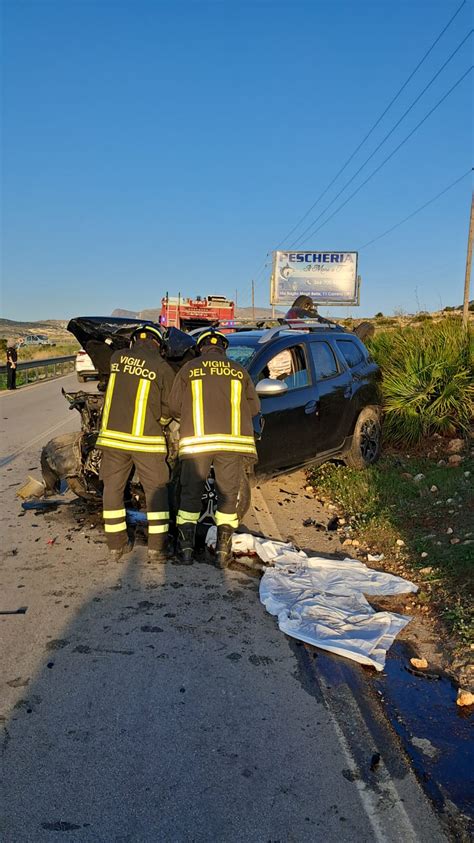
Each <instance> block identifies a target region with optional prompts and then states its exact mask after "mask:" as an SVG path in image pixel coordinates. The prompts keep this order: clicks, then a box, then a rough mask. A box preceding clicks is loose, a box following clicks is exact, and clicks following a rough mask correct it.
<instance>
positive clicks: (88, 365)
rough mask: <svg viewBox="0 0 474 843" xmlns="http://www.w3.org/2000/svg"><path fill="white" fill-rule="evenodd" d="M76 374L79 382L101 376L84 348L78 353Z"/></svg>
mask: <svg viewBox="0 0 474 843" xmlns="http://www.w3.org/2000/svg"><path fill="white" fill-rule="evenodd" d="M76 374H77V379H78V381H79V383H85V382H86V380H87V378H97V377H98V376H99V373H98V371H97V369H96V367H95V366H94V364H93V362H92V360H91V358H90V357H89V355H88V353H87V351H84V349H83V348H81V350H80V351H78V352H77V354H76Z"/></svg>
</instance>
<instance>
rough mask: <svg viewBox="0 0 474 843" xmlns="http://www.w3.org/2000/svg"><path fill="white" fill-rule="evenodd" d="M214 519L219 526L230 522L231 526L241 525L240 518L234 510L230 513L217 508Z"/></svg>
mask: <svg viewBox="0 0 474 843" xmlns="http://www.w3.org/2000/svg"><path fill="white" fill-rule="evenodd" d="M214 520H215V522H216V525H217V527H220V526H221V525H222V524H228V525H229V527H235V528H236V529H237V527H238V526H239V519H238V517H237V513H236V512H232V513H231V514H230V515H229V513H227V512H219V510H217V512H216V514H215V518H214Z"/></svg>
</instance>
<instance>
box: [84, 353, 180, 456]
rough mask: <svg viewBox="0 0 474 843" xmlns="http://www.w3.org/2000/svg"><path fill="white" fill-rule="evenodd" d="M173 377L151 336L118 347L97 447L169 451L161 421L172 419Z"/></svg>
mask: <svg viewBox="0 0 474 843" xmlns="http://www.w3.org/2000/svg"><path fill="white" fill-rule="evenodd" d="M173 378H174V373H173V370H172V369H171V367H170V366H169V365H168V363H166V362H165V360H163V358H162V356H161V354H160V353H159V351H158V350H157V349H155V348H153V346H152V345H151V344H150V343H149V341H148V340H143V341H141V340H138V341H137V342H136V343H134V345H133V347H132V348H131V349H124V350H123V351H115V352H114V354H113V355H112V357H111V360H110V378H109V383H108V386H107V392H106V395H105V401H104V411H103V413H102V422H101V429H100V433H99V436H98V439H97V443H96V444H97V447H98V448H115V449H117V450H119V451H136V452H139V453H155V454H156V453H158V454H166V453H167V446H166V440H165V437H164V435H163V428H162V424H167V423H168V422H169V421H170V418H169V410H168V396H169V392H170V389H171V386H172V384H173Z"/></svg>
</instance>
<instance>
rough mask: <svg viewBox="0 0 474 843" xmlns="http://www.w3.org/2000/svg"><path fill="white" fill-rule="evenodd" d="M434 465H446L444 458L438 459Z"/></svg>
mask: <svg viewBox="0 0 474 843" xmlns="http://www.w3.org/2000/svg"><path fill="white" fill-rule="evenodd" d="M436 465H439V466H440V467H441V466H443V465H446V460H438V462H437V463H436Z"/></svg>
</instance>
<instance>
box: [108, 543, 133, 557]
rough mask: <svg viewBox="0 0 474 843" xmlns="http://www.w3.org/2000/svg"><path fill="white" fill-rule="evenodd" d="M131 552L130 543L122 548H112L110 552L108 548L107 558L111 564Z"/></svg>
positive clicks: (131, 546) (131, 545)
mask: <svg viewBox="0 0 474 843" xmlns="http://www.w3.org/2000/svg"><path fill="white" fill-rule="evenodd" d="M132 550H133V544H132V542H130V541H129V542H126V543H125V544H124V545H123V547H119V548H113V549H112V550H110V548H109V557H110V559H111V560H112V562H120V560H121V558H122V556H125V554H126V553H130V552H131V551H132Z"/></svg>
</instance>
